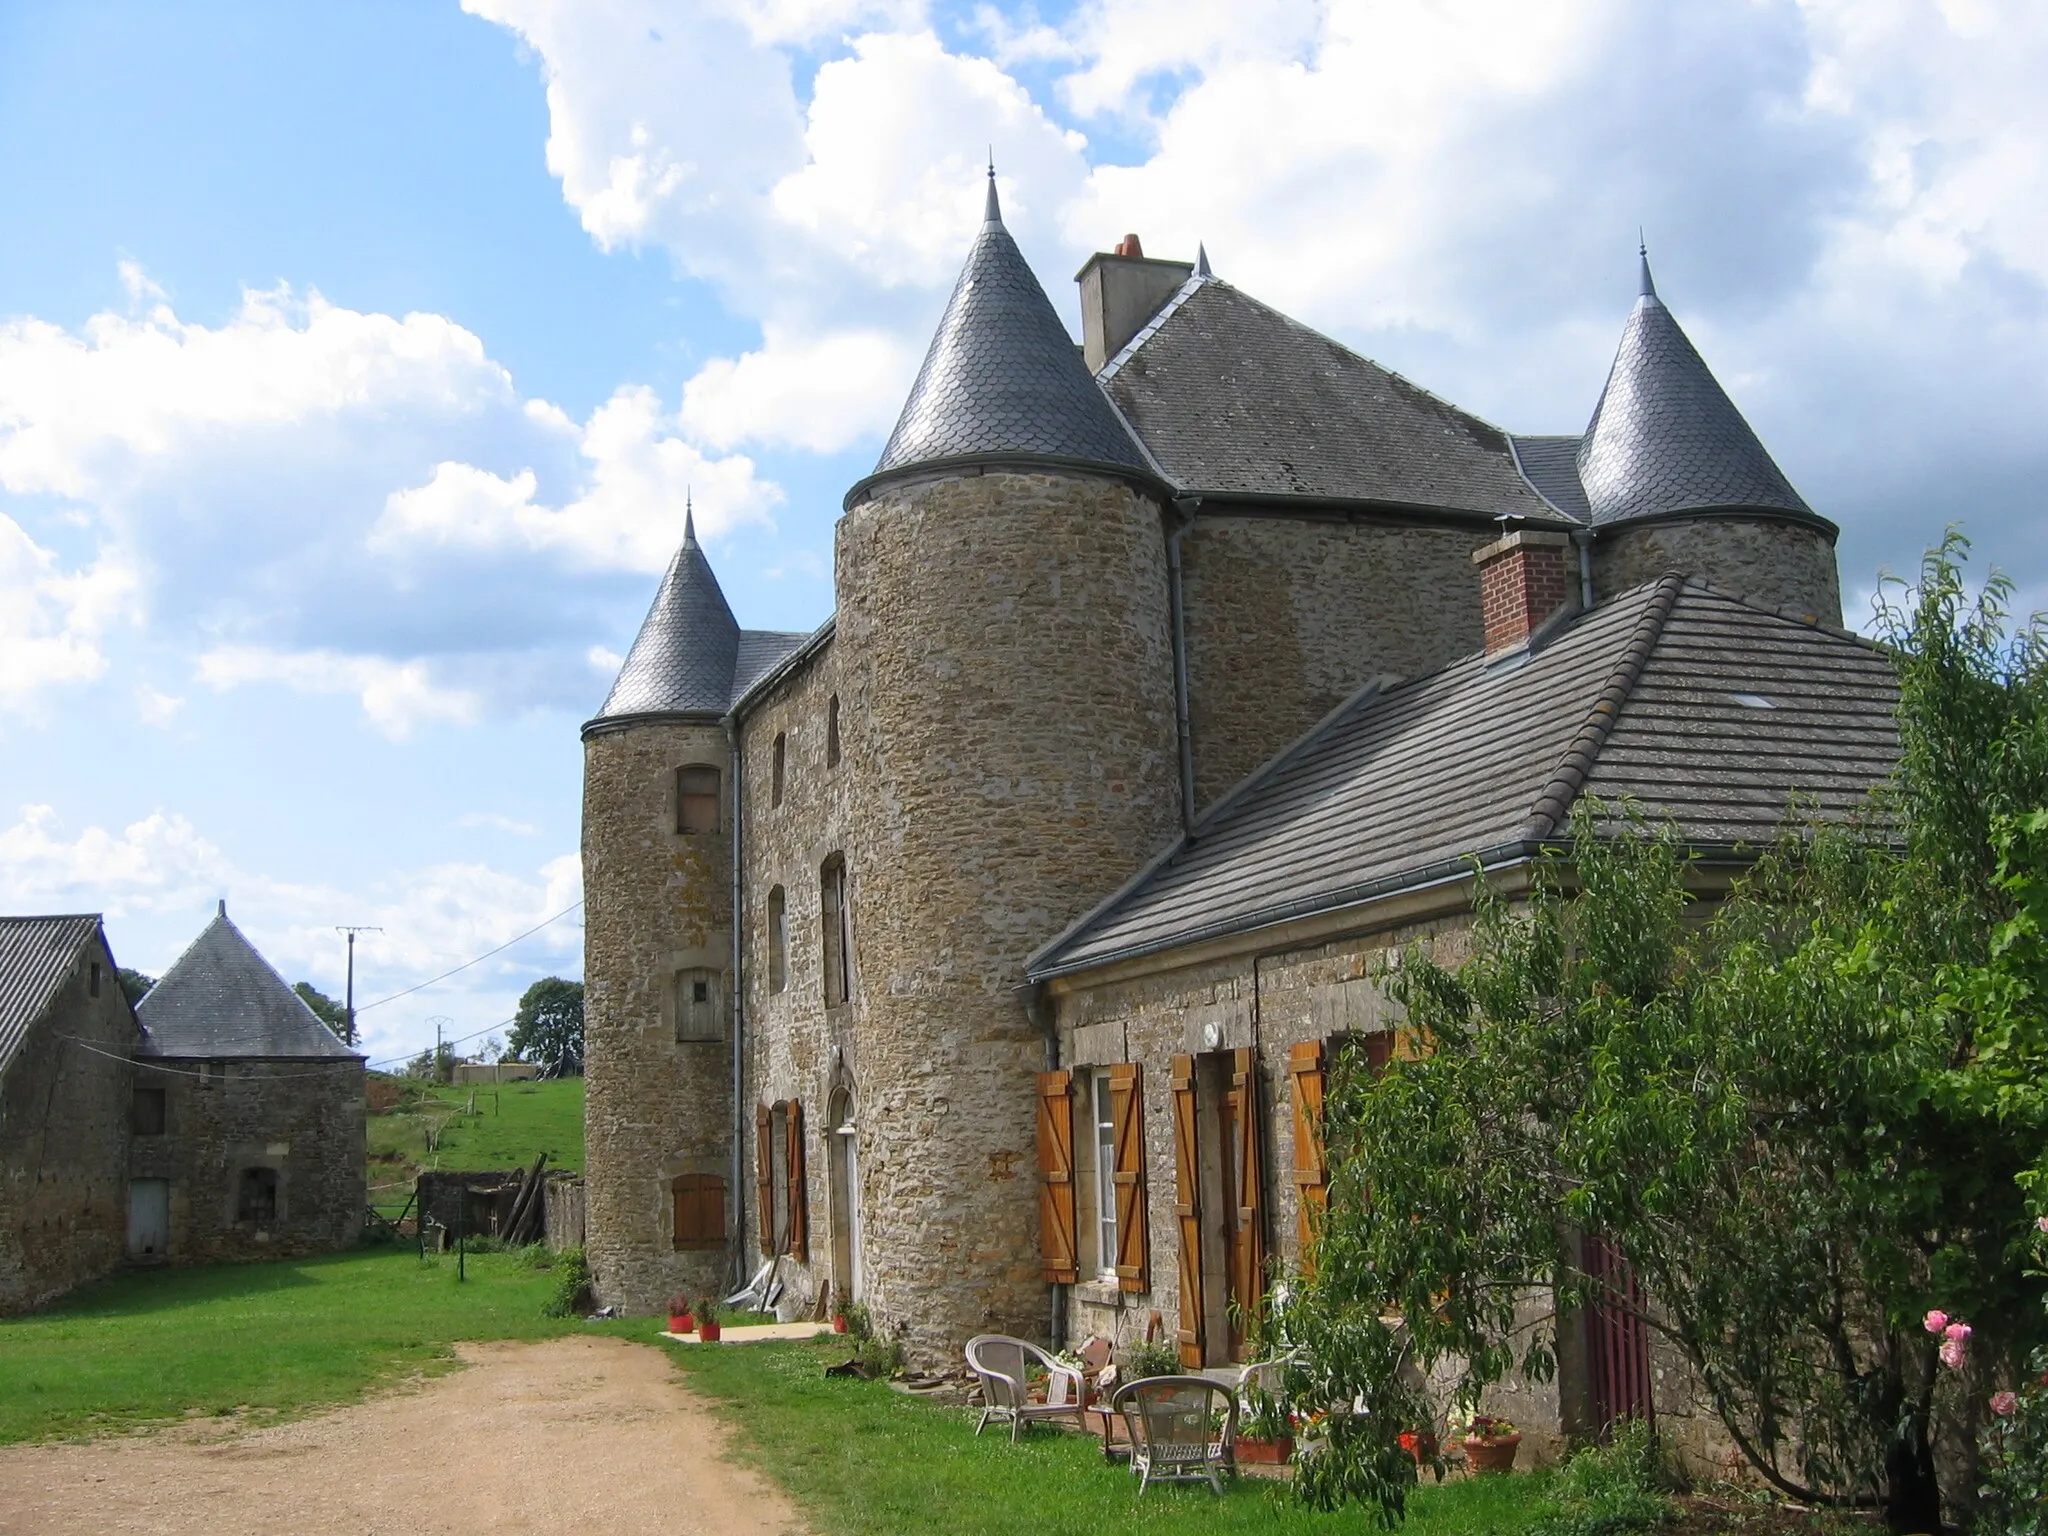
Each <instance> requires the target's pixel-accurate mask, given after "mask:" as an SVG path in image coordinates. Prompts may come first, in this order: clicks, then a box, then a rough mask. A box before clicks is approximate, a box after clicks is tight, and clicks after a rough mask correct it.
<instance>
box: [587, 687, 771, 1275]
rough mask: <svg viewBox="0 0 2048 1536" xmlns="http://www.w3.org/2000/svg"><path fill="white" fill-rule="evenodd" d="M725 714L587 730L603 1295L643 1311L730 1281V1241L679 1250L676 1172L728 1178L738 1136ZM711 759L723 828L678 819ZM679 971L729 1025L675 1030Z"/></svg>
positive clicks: (591, 1103)
mask: <svg viewBox="0 0 2048 1536" xmlns="http://www.w3.org/2000/svg"><path fill="white" fill-rule="evenodd" d="M726 756H727V752H726V741H725V733H724V730H723V729H722V727H720V726H719V725H718V724H717V723H716V722H709V723H703V724H691V723H685V722H648V723H638V724H633V725H628V726H626V727H624V728H620V729H610V730H600V731H595V732H593V733H591V734H590V735H589V736H588V737H587V738H586V739H585V741H584V758H583V761H584V771H583V888H584V891H585V893H586V896H585V901H586V905H585V908H584V939H583V946H584V947H583V985H584V1000H583V1028H584V1117H583V1119H584V1141H585V1153H584V1155H585V1194H586V1200H587V1205H588V1214H587V1236H588V1243H587V1247H588V1250H589V1256H590V1266H591V1275H592V1280H593V1282H594V1284H595V1286H596V1289H597V1294H598V1297H599V1299H600V1300H601V1301H603V1302H605V1303H606V1304H608V1305H611V1306H616V1307H619V1308H621V1309H623V1310H624V1311H626V1312H628V1313H632V1314H634V1315H647V1316H651V1315H654V1314H657V1313H659V1312H660V1311H661V1310H662V1309H663V1308H664V1307H665V1306H666V1305H667V1302H668V1297H669V1296H670V1295H671V1294H673V1293H674V1292H676V1291H679V1290H680V1291H688V1292H698V1291H703V1290H710V1289H716V1288H719V1287H721V1286H723V1284H724V1282H725V1280H726V1278H727V1272H728V1268H729V1252H730V1250H729V1248H728V1247H727V1246H726V1245H725V1244H721V1245H720V1246H719V1247H718V1248H716V1249H711V1248H702V1249H688V1250H678V1249H677V1248H676V1247H675V1208H674V1200H673V1194H672V1181H673V1180H674V1179H675V1178H676V1177H677V1176H678V1175H681V1174H710V1175H714V1176H716V1177H718V1178H720V1179H724V1180H727V1181H728V1188H727V1189H726V1213H727V1224H728V1227H729V1226H730V1223H731V1219H732V1211H733V1206H734V1201H733V1191H732V1189H731V1188H730V1187H729V1183H730V1178H731V1173H732V1168H731V1148H732V1077H731V1073H732V1056H731V1042H730V1039H729V1027H730V1017H731V1008H730V997H731V991H730V988H731V985H732V976H731V969H732V930H731V921H732V919H731V912H732V891H731V878H732V877H731V870H732V837H731V831H732V829H731V826H730V817H731V808H730V803H729V785H730V780H729V778H728V776H727V775H728V774H729V770H730V765H729V764H728V763H727V761H726ZM689 764H702V765H709V766H712V767H716V768H717V769H718V770H719V775H720V790H721V792H720V811H719V830H718V831H717V832H715V833H683V832H678V831H677V830H676V827H677V805H676V799H675V796H676V770H677V769H678V768H681V767H684V766H686V765H689ZM685 971H708V972H710V973H711V974H712V975H713V976H715V977H716V984H717V987H718V997H717V999H716V1012H717V1014H718V1016H719V1018H720V1019H722V1020H725V1021H726V1023H725V1024H722V1025H721V1026H720V1028H719V1038H717V1039H706V1040H696V1039H693V1040H687V1041H684V1040H678V1039H677V1032H678V1017H677V1009H678V997H677V987H678V981H679V978H680V976H681V974H682V973H683V972H685Z"/></svg>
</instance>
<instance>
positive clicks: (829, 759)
mask: <svg viewBox="0 0 2048 1536" xmlns="http://www.w3.org/2000/svg"><path fill="white" fill-rule="evenodd" d="M825 766H826V767H827V768H837V767H838V766H839V695H838V694H836V693H835V694H833V695H832V697H831V698H829V699H827V700H826V701H825Z"/></svg>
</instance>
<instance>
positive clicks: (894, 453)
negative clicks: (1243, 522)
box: [848, 176, 1154, 504]
mask: <svg viewBox="0 0 2048 1536" xmlns="http://www.w3.org/2000/svg"><path fill="white" fill-rule="evenodd" d="M974 458H1009V459H1045V460H1050V461H1055V462H1065V463H1084V464H1097V465H1106V466H1109V467H1112V468H1116V469H1121V470H1126V471H1129V472H1132V473H1135V474H1141V475H1144V476H1145V477H1146V478H1147V479H1152V478H1154V471H1153V470H1152V468H1151V466H1150V465H1148V464H1147V463H1146V462H1145V456H1144V454H1143V452H1142V451H1141V450H1140V449H1139V447H1138V445H1137V444H1136V443H1135V442H1133V441H1132V440H1131V435H1130V433H1129V432H1127V431H1125V430H1124V427H1123V424H1122V423H1121V422H1119V421H1118V420H1117V417H1116V412H1115V411H1113V410H1111V409H1110V406H1109V403H1108V401H1106V400H1105V399H1104V398H1103V395H1102V391H1101V389H1100V388H1099V387H1098V386H1097V385H1096V383H1095V380H1094V379H1093V378H1091V377H1090V376H1089V373H1088V368H1087V365H1086V364H1085V363H1083V362H1082V361H1081V354H1080V352H1079V350H1078V349H1077V348H1076V347H1075V345H1074V339H1073V337H1071V336H1069V335H1068V334H1067V328H1066V326H1065V325H1063V324H1061V322H1060V317H1059V315H1058V314H1057V313H1055V312H1054V310H1053V307H1052V301H1051V300H1050V299H1048V298H1047V297H1046V296H1045V290H1044V289H1043V288H1041V287H1040V286H1039V285H1038V279H1037V277H1035V276H1034V275H1033V274H1032V271H1031V267H1030V264H1029V263H1028V262H1026V261H1025V260H1024V253H1023V252H1022V251H1020V250H1018V249H1017V242H1016V241H1015V240H1013V239H1011V238H1010V232H1009V231H1008V230H1006V229H1005V228H1003V218H1002V210H1001V208H1000V207H998V206H997V202H996V188H995V181H994V178H993V176H991V178H990V181H989V187H988V207H987V214H986V217H985V219H984V221H983V223H982V226H981V232H980V233H979V234H978V235H977V236H976V237H975V240H974V245H973V247H972V249H970V250H969V251H968V253H967V264H966V265H965V266H963V267H962V268H961V269H960V278H959V281H958V282H956V283H955V284H954V285H953V296H952V297H951V298H950V299H948V300H947V301H946V310H945V314H944V315H943V316H942V317H941V318H940V320H939V328H938V331H937V333H936V334H934V335H933V337H932V344H931V349H930V350H929V351H928V352H926V353H925V359H924V366H923V367H922V368H920V369H919V370H918V374H917V382H916V383H915V384H914V385H912V386H911V390H910V398H909V399H908V400H907V401H905V402H904V406H903V414H902V416H900V417H899V418H898V419H897V422H896V430H895V431H894V432H892V433H890V434H889V441H888V444H887V446H886V447H884V448H883V450H882V457H881V459H880V460H879V461H878V462H877V463H876V465H875V475H878V476H879V475H887V474H892V473H895V472H898V471H902V470H907V469H913V468H917V467H919V466H923V465H931V464H940V463H944V462H947V461H949V460H959V459H974ZM872 479H873V477H872V476H871V477H870V478H869V480H864V481H862V482H861V483H860V484H859V485H856V486H855V487H854V488H853V490H852V492H850V493H849V495H848V502H849V504H851V502H852V500H853V499H854V498H855V497H857V496H859V495H860V494H861V493H862V492H863V491H864V490H865V488H866V487H867V486H868V485H869V484H870V483H871V481H872Z"/></svg>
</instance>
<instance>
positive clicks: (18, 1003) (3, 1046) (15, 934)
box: [0, 913, 119, 1073]
mask: <svg viewBox="0 0 2048 1536" xmlns="http://www.w3.org/2000/svg"><path fill="white" fill-rule="evenodd" d="M99 931H100V920H99V917H98V916H97V915H96V914H93V913H80V914H77V915H75V916H67V917H0V1073H4V1072H5V1071H6V1070H7V1066H8V1063H9V1062H11V1061H12V1060H13V1059H14V1053H15V1052H16V1051H17V1050H19V1049H20V1048H21V1042H22V1041H23V1040H24V1039H26V1038H27V1036H28V1032H29V1029H30V1028H31V1027H32V1026H33V1025H34V1024H35V1022H36V1020H37V1019H39V1018H41V1017H42V1016H43V1010H44V1009H46V1008H48V1007H49V1006H50V1000H51V998H53V997H55V996H56V994H57V989H58V988H59V987H61V986H62V985H63V984H64V979H65V978H66V977H67V976H69V975H70V974H71V968H72V967H73V966H75V965H76V964H77V963H78V956H79V952H80V951H81V950H83V949H84V948H85V946H86V945H88V944H90V943H91V942H92V940H93V936H94V935H95V934H97V933H98V932H99ZM106 984H107V985H109V986H118V985H119V983H118V982H117V981H115V980H114V979H113V978H111V977H109V978H108V979H107V982H106Z"/></svg>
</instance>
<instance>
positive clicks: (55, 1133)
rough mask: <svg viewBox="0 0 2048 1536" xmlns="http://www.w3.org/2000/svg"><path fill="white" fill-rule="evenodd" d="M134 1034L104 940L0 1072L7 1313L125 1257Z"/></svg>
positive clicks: (0, 1306) (2, 1290) (0, 1254)
mask: <svg viewBox="0 0 2048 1536" xmlns="http://www.w3.org/2000/svg"><path fill="white" fill-rule="evenodd" d="M95 964H97V965H98V966H99V968H100V987H99V995H98V996H97V997H95V996H93V995H92V987H91V974H92V967H93V966H94V965H95ZM67 1036H68V1037H71V1038H66V1037H67ZM135 1041H136V1028H135V1015H134V1014H133V1012H131V1011H130V1009H129V1007H128V1004H127V1002H126V1001H125V1000H124V999H123V998H122V996H121V985H120V982H119V981H118V980H117V979H116V978H115V973H114V961H113V957H112V956H111V955H110V954H108V952H107V948H106V945H105V943H104V942H103V941H101V940H99V939H95V940H94V941H93V942H92V943H91V944H90V945H89V946H88V947H87V949H86V952H85V955H84V956H83V957H82V958H81V960H80V962H79V965H78V968H77V969H76V970H75V971H74V972H73V973H72V975H71V976H70V977H69V978H68V979H67V980H66V981H65V983H64V985H63V986H62V987H61V988H60V989H59V991H58V993H57V995H56V997H55V998H54V999H53V1000H52V1002H51V1005H50V1007H49V1009H48V1011H47V1012H45V1014H44V1015H43V1017H42V1018H41V1019H40V1020H38V1021H37V1022H36V1023H34V1024H32V1025H31V1026H30V1027H29V1030H28V1033H27V1034H26V1036H25V1037H24V1038H23V1039H22V1041H21V1044H20V1046H19V1047H18V1049H17V1050H16V1052H15V1056H14V1059H13V1061H12V1062H10V1063H9V1064H8V1067H7V1071H6V1074H5V1076H0V1314H5V1313H9V1312H21V1311H26V1310H28V1309H29V1308H32V1307H38V1306H41V1305H42V1304H43V1303H45V1302H47V1301H50V1300H52V1299H53V1298H55V1297H57V1296H61V1295H62V1294H63V1293H64V1292H66V1291H68V1290H71V1289H73V1288H74V1287H76V1286H80V1285H83V1284H85V1282H87V1281H88V1280H93V1279H96V1278H98V1277H99V1276H100V1275H103V1274H105V1273H106V1272H107V1271H108V1270H111V1269H113V1268H114V1267H115V1266H116V1265H118V1264H119V1263H120V1262H121V1251H122V1238H123V1236H124V1234H125V1232H126V1229H127V1184H126V1174H127V1168H126V1166H125V1159H126V1154H127V1144H128V1097H129V1068H128V1062H127V1056H128V1053H129V1052H130V1051H132V1050H134V1048H135Z"/></svg>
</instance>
